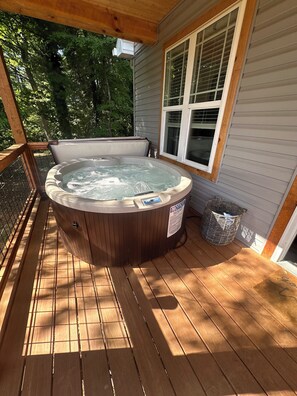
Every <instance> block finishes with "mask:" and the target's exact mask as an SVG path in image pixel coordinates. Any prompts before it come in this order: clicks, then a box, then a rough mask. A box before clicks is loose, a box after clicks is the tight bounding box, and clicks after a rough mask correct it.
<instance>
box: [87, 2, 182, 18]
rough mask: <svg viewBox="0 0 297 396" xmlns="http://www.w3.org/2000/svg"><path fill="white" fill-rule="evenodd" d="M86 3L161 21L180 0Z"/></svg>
mask: <svg viewBox="0 0 297 396" xmlns="http://www.w3.org/2000/svg"><path fill="white" fill-rule="evenodd" d="M85 1H86V3H89V4H93V5H95V6H101V7H104V8H106V9H109V10H113V12H120V13H122V14H127V15H130V16H133V17H136V18H141V19H144V20H146V21H150V22H154V23H159V22H160V21H161V20H162V19H163V18H165V17H166V15H167V14H168V13H169V12H170V11H171V10H172V9H173V8H174V7H176V5H177V4H178V3H179V2H180V0H163V1H159V0H138V1H135V0H125V1H123V0H112V1H111V0H85Z"/></svg>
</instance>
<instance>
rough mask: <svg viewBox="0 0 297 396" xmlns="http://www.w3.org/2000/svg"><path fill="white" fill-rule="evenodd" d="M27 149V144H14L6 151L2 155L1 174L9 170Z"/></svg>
mask: <svg viewBox="0 0 297 396" xmlns="http://www.w3.org/2000/svg"><path fill="white" fill-rule="evenodd" d="M25 149H26V144H25V143H23V144H13V145H12V146H10V147H9V148H7V149H6V150H3V151H1V153H0V172H2V171H3V170H4V169H5V168H7V167H8V166H9V165H10V164H11V163H12V162H13V161H15V160H16V159H17V158H18V156H19V155H21V154H22V153H23V152H24V151H25Z"/></svg>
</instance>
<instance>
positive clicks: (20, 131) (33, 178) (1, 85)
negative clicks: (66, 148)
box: [0, 47, 41, 191]
mask: <svg viewBox="0 0 297 396" xmlns="http://www.w3.org/2000/svg"><path fill="white" fill-rule="evenodd" d="M0 96H1V98H2V102H3V106H4V109H5V113H6V115H7V119H8V122H9V125H10V127H11V130H12V135H13V138H14V140H15V142H16V143H17V144H26V149H25V151H24V155H23V159H24V166H25V170H26V173H27V177H28V181H29V183H30V186H31V187H32V188H33V189H37V190H38V191H41V182H40V178H39V171H38V167H37V164H36V161H35V158H34V155H33V153H32V151H31V150H30V149H29V146H28V145H27V136H26V132H25V129H24V125H23V122H22V119H21V116H20V112H19V108H18V105H17V103H16V100H15V95H14V92H13V89H12V85H11V82H10V78H9V74H8V70H7V67H6V64H5V59H4V56H3V52H2V49H1V47H0Z"/></svg>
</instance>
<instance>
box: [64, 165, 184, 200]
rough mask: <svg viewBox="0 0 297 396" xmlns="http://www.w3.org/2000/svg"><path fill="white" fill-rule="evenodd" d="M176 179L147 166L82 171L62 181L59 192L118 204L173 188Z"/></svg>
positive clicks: (176, 183)
mask: <svg viewBox="0 0 297 396" xmlns="http://www.w3.org/2000/svg"><path fill="white" fill-rule="evenodd" d="M179 182H180V176H177V175H175V174H173V173H171V172H168V171H166V170H164V169H162V168H159V167H155V166H152V165H151V164H149V165H136V164H125V165H116V166H97V167H96V166H95V167H85V168H81V169H78V170H75V171H72V172H69V173H67V174H66V175H64V177H63V189H64V190H65V191H67V192H71V193H73V194H76V195H80V196H82V197H85V198H90V199H97V200H110V199H116V200H122V199H123V198H125V197H133V196H135V195H141V194H145V193H149V192H160V191H165V190H167V189H168V188H171V187H175V186H176V185H178V184H179Z"/></svg>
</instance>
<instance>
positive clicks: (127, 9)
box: [0, 0, 181, 44]
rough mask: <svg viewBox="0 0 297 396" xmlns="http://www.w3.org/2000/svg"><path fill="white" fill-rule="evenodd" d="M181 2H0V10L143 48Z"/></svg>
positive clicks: (152, 0)
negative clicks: (122, 40)
mask: <svg viewBox="0 0 297 396" xmlns="http://www.w3.org/2000/svg"><path fill="white" fill-rule="evenodd" d="M180 1H181V0H162V1H160V0H137V1H135V0H9V1H7V0H0V10H3V11H8V12H13V13H17V14H22V15H27V16H30V17H34V18H38V19H44V20H47V21H50V22H56V23H60V24H64V25H68V26H73V27H77V28H81V29H86V30H89V31H92V32H95V33H101V34H106V35H110V36H114V37H120V38H125V39H127V40H131V41H136V42H140V43H145V44H153V43H155V42H156V41H157V38H158V37H157V35H158V25H159V23H160V22H161V21H162V20H163V19H164V18H165V17H166V15H168V13H170V11H171V10H172V9H173V8H174V7H175V6H176V5H177V4H178V3H180Z"/></svg>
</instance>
